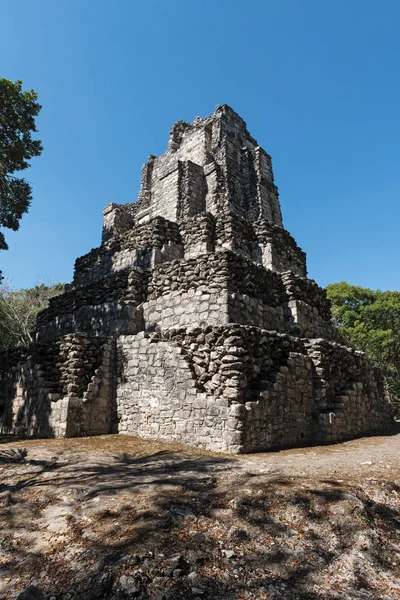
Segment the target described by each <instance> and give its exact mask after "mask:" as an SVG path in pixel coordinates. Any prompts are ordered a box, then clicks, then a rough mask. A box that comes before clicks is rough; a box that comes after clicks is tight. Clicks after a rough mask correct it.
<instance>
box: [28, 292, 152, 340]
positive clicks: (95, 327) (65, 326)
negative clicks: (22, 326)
mask: <svg viewBox="0 0 400 600" xmlns="http://www.w3.org/2000/svg"><path fill="white" fill-rule="evenodd" d="M143 328H144V322H143V310H142V306H141V305H139V306H138V307H135V306H130V305H127V304H125V303H123V302H113V303H111V302H105V303H103V304H97V305H95V306H82V307H81V308H78V309H77V310H75V311H74V312H73V313H69V314H66V315H62V316H60V317H54V318H53V319H52V320H51V321H48V322H46V323H44V324H41V325H40V329H38V332H37V334H36V340H37V341H38V342H42V341H47V340H54V339H57V338H59V337H61V336H64V335H67V334H69V333H72V332H74V331H79V332H83V333H88V334H90V335H94V336H100V337H104V336H108V335H110V336H111V335H118V334H119V333H137V332H138V331H142V330H143Z"/></svg>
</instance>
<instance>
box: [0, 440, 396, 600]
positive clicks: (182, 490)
mask: <svg viewBox="0 0 400 600" xmlns="http://www.w3.org/2000/svg"><path fill="white" fill-rule="evenodd" d="M4 441H5V442H8V443H4V444H1V445H0V482H1V483H0V598H2V599H15V598H17V596H18V594H20V593H21V592H22V591H23V590H25V594H28V595H25V596H22V595H21V596H19V598H20V600H22V598H24V599H25V598H29V599H31V598H35V599H36V598H40V597H41V596H40V593H42V594H43V597H44V598H46V599H47V600H49V599H50V598H53V599H55V600H73V599H77V600H95V599H99V600H100V599H112V598H115V599H117V598H118V599H128V598H138V599H143V600H144V599H148V600H174V599H177V600H180V599H181V600H188V599H192V600H194V599H197V600H198V599H204V600H205V599H209V600H211V599H213V600H222V599H224V600H244V599H254V600H256V599H257V600H259V599H264V598H266V599H270V600H278V599H287V600H317V599H326V600H344V599H349V600H350V599H351V600H354V599H360V600H361V599H362V600H377V599H381V600H388V599H392V600H394V599H398V598H399V597H400V583H399V576H400V552H399V549H400V469H399V466H398V457H399V451H400V433H398V434H397V435H393V436H388V437H379V438H364V439H360V440H355V441H351V442H346V443H343V444H338V445H335V446H329V447H314V448H304V449H296V450H286V451H281V452H276V453H268V454H256V455H248V456H245V457H232V456H227V455H224V454H215V453H214V454H213V453H210V452H204V451H193V450H188V449H187V448H183V447H180V446H178V445H168V444H161V443H155V442H150V441H143V440H139V439H137V438H132V437H121V436H103V437H96V438H82V439H69V440H68V439H64V440H28V441H25V440H20V441H8V440H4ZM29 586H34V587H31V588H29ZM27 588H28V589H27ZM32 594H33V595H32ZM35 594H36V595H35Z"/></svg>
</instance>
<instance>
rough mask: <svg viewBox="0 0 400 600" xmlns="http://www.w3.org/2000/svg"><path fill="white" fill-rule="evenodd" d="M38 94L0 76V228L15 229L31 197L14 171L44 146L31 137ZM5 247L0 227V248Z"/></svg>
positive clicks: (30, 189) (25, 182) (37, 105)
mask: <svg viewBox="0 0 400 600" xmlns="http://www.w3.org/2000/svg"><path fill="white" fill-rule="evenodd" d="M37 98H38V94H37V93H36V92H35V91H34V90H30V91H23V90H22V81H20V80H18V81H15V82H12V81H10V80H9V79H4V78H0V228H4V227H5V228H7V229H12V230H14V231H16V230H17V229H18V228H19V221H20V219H21V217H22V215H23V214H24V213H26V212H27V211H28V209H29V206H30V203H31V200H32V187H31V185H30V183H29V182H27V181H26V180H25V179H23V178H20V177H16V176H15V175H14V174H15V173H18V172H19V171H24V170H25V169H27V168H28V167H29V166H30V164H29V162H28V161H29V160H30V159H31V158H33V157H34V156H40V154H41V152H42V150H43V148H42V144H41V142H40V141H39V140H34V139H32V133H34V132H36V131H37V129H36V124H35V118H36V117H37V115H38V114H39V112H40V109H41V108H42V107H41V106H40V104H39V103H38V102H37ZM7 248H8V245H7V242H6V240H5V236H4V233H3V232H2V231H1V230H0V250H7ZM0 275H1V272H0Z"/></svg>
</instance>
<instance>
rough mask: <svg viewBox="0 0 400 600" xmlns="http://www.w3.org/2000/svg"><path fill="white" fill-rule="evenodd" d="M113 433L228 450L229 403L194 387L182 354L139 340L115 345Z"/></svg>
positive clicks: (231, 434) (142, 337)
mask: <svg viewBox="0 0 400 600" xmlns="http://www.w3.org/2000/svg"><path fill="white" fill-rule="evenodd" d="M117 360H118V386H117V414H118V431H119V432H120V433H129V434H133V435H140V436H141V437H144V438H153V439H161V440H166V441H171V440H176V441H179V442H182V443H187V444H191V445H192V444H193V443H195V444H196V445H197V446H200V447H203V448H209V449H213V450H228V449H230V448H231V447H232V439H231V438H232V437H234V434H235V428H234V425H235V423H230V422H229V421H228V415H229V401H228V400H227V399H225V398H222V397H221V398H214V397H213V396H211V395H208V394H206V393H205V392H202V391H201V390H199V389H198V387H197V380H196V376H195V374H194V373H193V372H192V370H191V369H190V366H189V364H188V362H187V360H186V358H185V355H184V352H182V349H180V348H179V347H177V346H176V345H172V344H170V343H168V342H166V341H153V340H151V339H150V338H149V337H147V336H145V334H139V335H138V336H120V337H119V339H118V341H117Z"/></svg>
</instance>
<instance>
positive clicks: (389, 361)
mask: <svg viewBox="0 0 400 600" xmlns="http://www.w3.org/2000/svg"><path fill="white" fill-rule="evenodd" d="M327 294H328V298H329V299H330V300H331V302H332V318H333V323H334V324H335V325H336V326H337V327H338V328H339V330H340V333H341V334H342V336H343V337H344V339H345V340H347V341H348V342H349V343H350V344H351V345H353V346H355V347H356V348H357V349H359V350H362V351H363V352H365V353H366V355H367V356H368V358H369V359H370V360H372V361H373V362H374V363H375V364H377V365H378V366H379V367H380V368H381V370H382V371H383V373H384V375H385V377H386V381H387V383H388V387H389V391H390V393H391V395H392V398H393V401H394V404H395V406H396V409H397V412H398V414H400V292H389V291H387V292H381V291H380V290H370V289H368V288H363V287H359V286H354V285H350V284H349V283H346V282H345V281H342V282H341V283H333V284H331V285H328V287H327Z"/></svg>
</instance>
